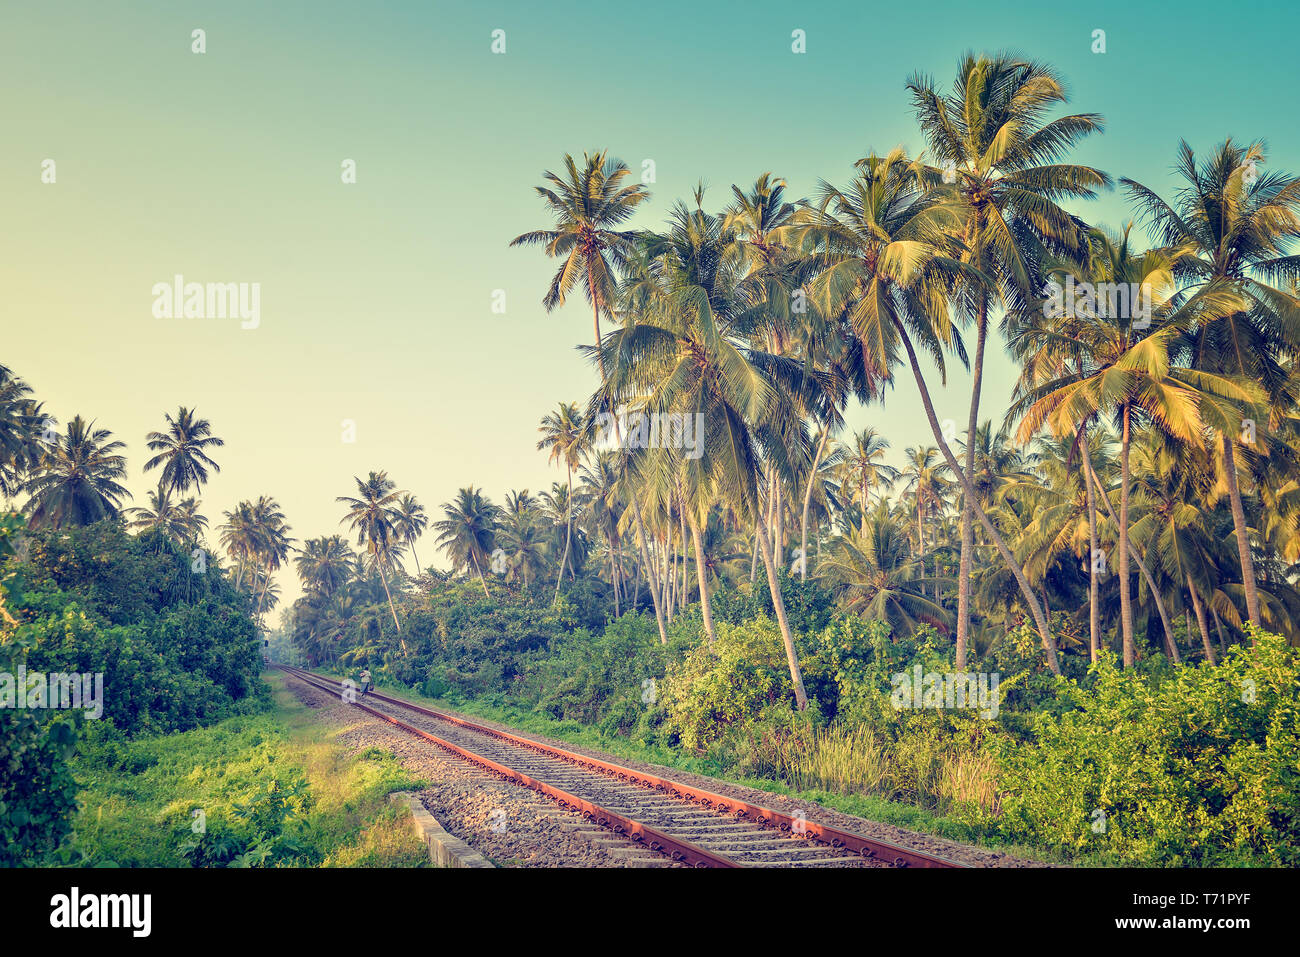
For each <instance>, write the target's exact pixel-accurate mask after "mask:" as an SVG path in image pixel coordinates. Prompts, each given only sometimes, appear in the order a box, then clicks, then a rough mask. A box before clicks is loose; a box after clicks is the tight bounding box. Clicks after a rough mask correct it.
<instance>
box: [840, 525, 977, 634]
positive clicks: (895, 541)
mask: <svg viewBox="0 0 1300 957" xmlns="http://www.w3.org/2000/svg"><path fill="white" fill-rule="evenodd" d="M863 528H864V529H865V530H856V529H855V530H854V531H853V532H852V533H851V534H849V535H844V536H840V537H838V538H836V539H835V540H834V541H833V542H832V543H831V545H830V547H829V548H828V549H827V552H826V557H825V558H824V559H823V560H822V562H821V563H820V564H819V565H818V566H817V574H818V576H819V577H820V578H822V579H824V580H825V581H826V582H827V583H828V584H830V586H831V587H832V589H833V590H834V591H835V593H836V596H837V597H838V598H839V600H840V601H841V603H842V605H843V607H844V608H845V610H847V611H850V612H853V613H854V614H858V615H862V616H863V617H866V618H872V619H875V620H877V621H887V622H889V624H890V627H891V628H892V633H893V634H894V635H896V636H897V635H910V634H913V633H914V632H915V631H916V628H917V626H919V625H920V624H921V623H923V622H928V623H931V624H934V625H938V626H940V627H942V628H944V629H947V627H948V625H949V624H950V622H951V621H952V616H951V614H949V613H948V612H947V611H945V610H944V609H943V607H942V606H940V605H939V604H938V603H936V602H934V601H932V600H930V599H929V598H927V597H926V594H925V589H926V586H927V585H930V584H932V582H931V581H929V580H927V579H926V577H925V562H924V559H923V558H922V557H921V556H919V555H916V554H912V555H909V554H908V547H907V534H906V533H905V532H904V531H903V529H902V527H901V526H900V525H899V524H898V523H897V522H896V521H895V520H894V518H893V516H891V515H890V514H889V505H888V503H886V502H880V503H879V504H877V505H876V507H875V508H873V509H872V510H871V514H870V515H868V516H867V518H866V520H865V522H864V525H863Z"/></svg>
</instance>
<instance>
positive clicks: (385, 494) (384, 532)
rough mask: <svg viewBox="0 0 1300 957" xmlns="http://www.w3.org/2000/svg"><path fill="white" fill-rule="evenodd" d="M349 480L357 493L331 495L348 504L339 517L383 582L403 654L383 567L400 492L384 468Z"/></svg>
mask: <svg viewBox="0 0 1300 957" xmlns="http://www.w3.org/2000/svg"><path fill="white" fill-rule="evenodd" d="M353 481H355V482H356V483H357V494H356V495H355V496H349V495H340V496H339V497H338V498H337V499H335V501H337V502H342V503H343V504H344V505H346V506H347V507H348V513H347V514H346V515H345V516H343V518H342V520H341V521H342V522H347V523H348V525H349V527H350V528H351V529H352V531H354V532H356V533H357V544H358V545H364V546H365V547H366V555H368V556H369V558H370V561H371V563H372V564H373V565H374V567H375V569H376V570H378V572H379V578H380V581H382V582H383V584H384V596H385V597H386V598H387V599H388V610H389V611H390V612H391V613H392V615H393V626H394V627H395V628H396V629H397V635H398V639H399V640H400V641H401V644H402V653H403V654H405V653H406V641H405V639H403V638H402V637H401V635H402V623H401V622H399V621H398V620H397V607H396V606H395V605H394V604H393V593H392V591H391V590H390V589H389V587H388V573H387V571H386V569H387V568H388V567H389V566H391V565H392V563H393V558H394V551H395V549H396V547H397V543H398V533H397V529H396V526H395V522H396V512H395V509H396V508H397V503H398V501H399V499H400V496H401V494H402V493H401V491H399V490H398V488H397V486H396V485H395V484H394V483H393V481H392V479H390V478H389V477H388V473H387V472H371V473H370V474H369V475H368V476H367V477H366V478H365V479H364V480H362V479H361V478H360V477H358V476H353Z"/></svg>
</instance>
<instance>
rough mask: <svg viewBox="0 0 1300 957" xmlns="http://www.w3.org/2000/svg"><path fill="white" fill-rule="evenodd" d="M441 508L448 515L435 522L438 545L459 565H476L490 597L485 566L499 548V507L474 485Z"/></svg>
mask: <svg viewBox="0 0 1300 957" xmlns="http://www.w3.org/2000/svg"><path fill="white" fill-rule="evenodd" d="M442 511H443V514H444V515H445V516H446V518H444V519H442V520H440V521H437V522H434V523H433V528H434V530H435V531H436V532H437V533H438V545H439V546H440V547H441V548H442V549H443V551H445V552H446V553H447V556H448V557H449V558H450V559H451V560H452V562H453V563H454V564H455V566H456V568H457V569H461V568H465V569H468V568H473V569H474V573H475V574H476V575H478V580H479V583H480V584H481V585H482V586H483V594H484V595H485V596H486V597H488V598H491V597H492V594H491V592H489V591H488V587H487V579H486V578H484V577H483V566H484V565H486V564H487V563H488V561H489V560H490V559H491V556H492V552H493V551H494V549H495V548H496V529H497V518H498V514H499V512H500V510H499V509H498V508H497V507H496V506H495V505H493V504H492V503H491V502H489V501H488V500H487V499H486V498H484V497H483V494H482V493H481V492H480V491H479V490H478V489H476V488H474V487H473V486H472V485H471V486H469V487H467V488H463V489H460V490H459V491H458V492H457V493H456V498H455V499H454V500H453V501H451V502H447V503H445V504H444V505H443V506H442Z"/></svg>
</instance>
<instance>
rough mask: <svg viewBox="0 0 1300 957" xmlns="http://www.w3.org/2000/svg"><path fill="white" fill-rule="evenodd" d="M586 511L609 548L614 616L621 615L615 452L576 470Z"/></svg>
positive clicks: (620, 513)
mask: <svg viewBox="0 0 1300 957" xmlns="http://www.w3.org/2000/svg"><path fill="white" fill-rule="evenodd" d="M579 478H580V479H581V481H582V495H583V498H584V500H585V503H586V511H587V513H588V514H589V515H590V516H591V520H592V524H593V525H594V526H595V528H596V531H597V532H598V533H599V534H600V535H601V537H602V538H604V540H605V545H606V547H607V548H608V550H609V580H610V582H611V583H612V585H613V590H614V617H615V618H617V617H619V615H620V614H621V601H620V599H621V594H620V592H621V584H622V582H621V579H622V570H621V563H620V560H619V553H620V551H621V547H622V546H621V542H620V540H619V533H618V524H619V521H620V519H621V518H622V516H623V504H622V500H621V494H620V489H619V469H618V460H617V453H614V452H601V453H599V454H597V455H596V457H595V459H594V460H593V461H592V462H591V463H590V464H588V465H584V466H583V467H582V470H581V472H580V473H579Z"/></svg>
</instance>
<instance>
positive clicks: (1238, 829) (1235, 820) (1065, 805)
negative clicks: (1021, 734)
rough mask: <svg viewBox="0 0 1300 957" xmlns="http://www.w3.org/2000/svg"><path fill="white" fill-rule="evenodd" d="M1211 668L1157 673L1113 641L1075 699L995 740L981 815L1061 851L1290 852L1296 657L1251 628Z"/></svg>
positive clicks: (1199, 856)
mask: <svg viewBox="0 0 1300 957" xmlns="http://www.w3.org/2000/svg"><path fill="white" fill-rule="evenodd" d="M1251 631H1252V634H1253V635H1254V637H1255V639H1256V647H1255V648H1254V649H1253V650H1252V649H1250V648H1247V647H1244V646H1235V647H1234V648H1233V649H1232V650H1231V651H1230V652H1229V654H1228V656H1227V658H1226V660H1225V661H1224V662H1223V663H1222V664H1221V665H1220V666H1219V667H1217V668H1215V667H1210V666H1207V665H1202V666H1199V667H1194V668H1192V667H1180V668H1175V669H1173V671H1172V673H1171V674H1170V675H1169V676H1167V677H1164V678H1154V677H1150V676H1143V675H1141V674H1140V673H1136V672H1134V671H1132V670H1130V671H1121V670H1119V669H1118V668H1116V667H1115V664H1114V662H1113V660H1112V659H1111V657H1110V656H1109V655H1107V656H1105V657H1104V658H1103V660H1102V661H1101V662H1099V664H1098V666H1097V668H1096V672H1095V680H1094V681H1093V683H1092V685H1091V687H1088V688H1082V687H1076V688H1074V689H1072V691H1071V694H1070V697H1071V699H1072V700H1073V701H1074V702H1075V704H1076V705H1077V707H1076V708H1075V709H1073V710H1070V711H1068V712H1066V713H1064V714H1061V715H1052V714H1042V715H1039V716H1038V717H1037V719H1036V720H1035V721H1034V726H1033V729H1034V740H1032V741H1030V742H1025V743H1018V742H1014V741H1011V740H1007V739H1003V740H1000V741H998V743H997V751H996V753H997V757H998V760H999V763H1000V765H1001V779H1000V782H999V784H1000V790H1001V813H1000V815H996V816H990V817H988V818H987V820H986V821H985V823H987V824H989V825H991V826H992V828H994V829H995V830H996V831H997V832H998V833H1000V834H1002V835H1004V836H1007V837H1011V838H1018V837H1024V838H1031V839H1033V840H1035V841H1037V842H1041V843H1044V844H1046V845H1048V846H1052V847H1056V848H1060V849H1062V850H1063V851H1065V852H1068V853H1082V852H1098V853H1101V854H1104V855H1108V856H1111V857H1113V858H1115V859H1118V860H1123V861H1126V862H1131V863H1162V864H1184V865H1205V864H1209V863H1223V862H1232V861H1237V860H1239V861H1249V860H1261V859H1262V860H1264V861H1267V862H1269V863H1273V864H1282V865H1294V864H1296V863H1297V862H1298V861H1300V857H1298V856H1297V848H1296V843H1297V838H1300V708H1298V706H1297V691H1298V690H1300V665H1298V664H1297V659H1296V655H1295V653H1294V651H1293V650H1291V649H1289V648H1288V647H1287V645H1286V642H1285V640H1284V639H1283V638H1281V637H1279V636H1277V635H1271V634H1268V633H1266V632H1260V631H1255V630H1254V629H1253V628H1252V629H1251Z"/></svg>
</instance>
